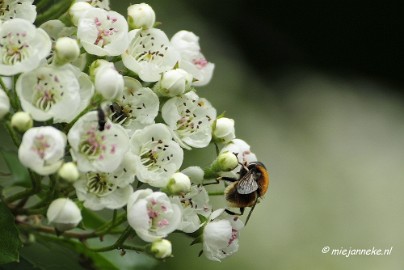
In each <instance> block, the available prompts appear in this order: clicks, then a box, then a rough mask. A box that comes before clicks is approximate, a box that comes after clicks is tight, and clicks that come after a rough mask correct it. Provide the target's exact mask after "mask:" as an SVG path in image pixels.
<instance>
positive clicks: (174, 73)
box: [157, 68, 192, 97]
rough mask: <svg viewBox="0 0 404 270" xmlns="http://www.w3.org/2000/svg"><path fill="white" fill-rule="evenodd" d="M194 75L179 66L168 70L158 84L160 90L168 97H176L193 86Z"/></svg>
mask: <svg viewBox="0 0 404 270" xmlns="http://www.w3.org/2000/svg"><path fill="white" fill-rule="evenodd" d="M191 84H192V75H191V74H189V73H188V72H186V71H185V70H183V69H180V68H177V69H172V70H169V71H166V72H165V73H164V74H163V76H162V77H161V80H160V83H159V84H157V85H158V86H157V88H158V92H159V93H160V94H161V95H163V96H167V97H174V96H177V95H180V94H182V93H185V92H186V91H188V90H189V89H190V88H191Z"/></svg>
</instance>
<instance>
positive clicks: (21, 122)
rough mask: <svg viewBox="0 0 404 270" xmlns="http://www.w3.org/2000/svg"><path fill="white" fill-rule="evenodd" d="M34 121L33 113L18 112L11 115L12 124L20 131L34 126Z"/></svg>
mask: <svg viewBox="0 0 404 270" xmlns="http://www.w3.org/2000/svg"><path fill="white" fill-rule="evenodd" d="M33 125H34V121H33V120H32V117H31V115H29V113H27V112H16V113H15V114H13V116H12V117H11V126H12V127H13V128H15V129H16V130H18V131H19V132H25V131H27V130H28V129H30V128H32V126H33Z"/></svg>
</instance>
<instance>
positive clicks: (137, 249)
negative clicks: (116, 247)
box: [121, 245, 146, 252]
mask: <svg viewBox="0 0 404 270" xmlns="http://www.w3.org/2000/svg"><path fill="white" fill-rule="evenodd" d="M121 248H122V249H127V250H134V251H138V252H144V251H146V248H145V247H141V246H128V245H122V246H121Z"/></svg>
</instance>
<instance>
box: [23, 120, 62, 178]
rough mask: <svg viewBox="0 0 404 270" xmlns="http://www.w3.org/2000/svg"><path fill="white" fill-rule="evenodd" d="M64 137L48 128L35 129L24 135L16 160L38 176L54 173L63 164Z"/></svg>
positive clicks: (56, 130) (55, 130)
mask: <svg viewBox="0 0 404 270" xmlns="http://www.w3.org/2000/svg"><path fill="white" fill-rule="evenodd" d="M65 146H66V136H65V134H64V133H62V132H60V131H59V130H58V129H56V128H54V127H50V126H45V127H35V128H31V129H29V130H28V131H27V132H25V133H24V136H23V137H22V142H21V145H20V148H19V149H18V158H19V159H20V161H21V163H22V164H23V165H24V166H25V167H28V168H30V169H31V170H33V171H35V172H36V173H38V174H40V175H49V174H52V173H54V172H56V171H57V170H58V169H59V167H60V166H61V165H62V163H63V156H64V153H65Z"/></svg>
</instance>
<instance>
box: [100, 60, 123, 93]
mask: <svg viewBox="0 0 404 270" xmlns="http://www.w3.org/2000/svg"><path fill="white" fill-rule="evenodd" d="M97 63H98V64H95V65H99V66H98V67H97V68H96V69H95V79H94V80H95V81H94V84H95V90H96V91H97V92H98V93H100V94H101V95H102V96H103V97H104V98H105V99H108V100H112V99H115V98H116V97H118V96H120V95H121V94H122V91H123V87H124V80H123V76H122V75H121V74H119V72H118V71H117V70H116V69H115V66H114V64H113V63H110V62H107V61H105V60H97Z"/></svg>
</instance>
